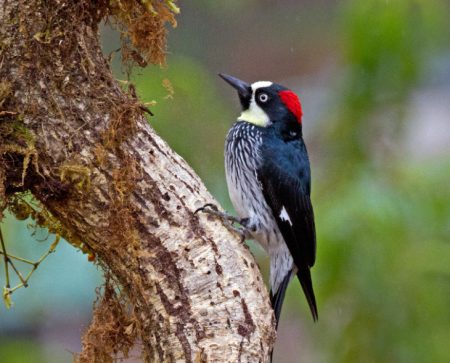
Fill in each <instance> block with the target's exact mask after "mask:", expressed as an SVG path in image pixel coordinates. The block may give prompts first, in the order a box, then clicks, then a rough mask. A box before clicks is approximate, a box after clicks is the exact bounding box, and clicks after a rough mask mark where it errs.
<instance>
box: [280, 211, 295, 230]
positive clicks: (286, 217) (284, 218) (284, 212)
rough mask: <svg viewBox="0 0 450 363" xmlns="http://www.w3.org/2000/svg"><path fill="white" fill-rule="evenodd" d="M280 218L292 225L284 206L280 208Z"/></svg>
mask: <svg viewBox="0 0 450 363" xmlns="http://www.w3.org/2000/svg"><path fill="white" fill-rule="evenodd" d="M280 219H281V220H282V221H285V222H289V224H290V225H291V226H292V221H291V219H290V218H289V215H288V214H287V212H286V208H284V207H283V208H282V209H281V212H280Z"/></svg>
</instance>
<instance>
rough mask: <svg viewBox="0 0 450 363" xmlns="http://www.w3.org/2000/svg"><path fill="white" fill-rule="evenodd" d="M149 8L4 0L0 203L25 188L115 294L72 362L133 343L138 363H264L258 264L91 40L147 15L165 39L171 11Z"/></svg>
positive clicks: (268, 319)
mask: <svg viewBox="0 0 450 363" xmlns="http://www.w3.org/2000/svg"><path fill="white" fill-rule="evenodd" d="M142 4H144V5H142ZM149 4H151V3H150V1H142V2H139V1H137V0H126V1H125V0H122V1H111V2H110V1H106V0H104V1H101V0H100V1H93V0H92V1H89V0H80V1H72V0H46V1H44V0H19V1H17V0H16V1H6V0H3V1H0V21H1V25H0V26H1V28H0V86H1V87H0V88H1V89H0V201H1V202H2V207H3V208H4V207H5V206H7V205H8V203H10V201H11V200H12V199H13V196H14V194H15V193H17V192H21V191H31V192H32V194H33V195H34V197H35V198H36V199H38V200H39V201H40V202H41V203H42V205H43V206H44V207H45V208H46V209H47V210H48V211H49V212H51V213H52V215H53V216H54V217H55V218H56V219H57V220H58V221H59V223H61V226H62V227H61V228H60V230H59V232H60V233H61V234H62V235H63V236H64V237H66V239H67V240H68V241H69V242H70V243H72V244H74V245H80V243H83V244H84V246H85V248H86V249H88V250H89V251H90V252H91V253H92V254H93V255H95V256H96V260H97V263H99V264H100V265H101V266H102V267H103V268H104V269H105V270H106V271H107V272H108V276H111V279H112V280H114V281H115V282H116V283H117V284H118V286H119V287H120V293H119V292H117V289H114V288H111V286H110V285H108V286H107V287H106V288H105V294H104V296H103V298H102V300H101V302H100V303H99V304H98V307H97V310H96V312H95V315H94V319H93V323H92V325H91V327H90V328H89V330H88V332H87V333H86V335H85V337H84V338H83V352H82V353H81V354H80V356H79V357H78V360H79V361H80V362H81V361H82V362H107V361H111V359H112V357H113V356H115V355H117V354H119V355H121V354H126V353H127V352H128V350H129V349H130V348H131V347H132V346H133V344H135V343H136V342H139V343H140V344H141V345H142V352H143V357H144V360H145V361H152V362H153V361H155V362H175V361H186V362H224V361H226V362H264V361H266V360H267V357H268V354H269V351H270V349H271V347H272V345H273V341H274V329H273V316H272V310H271V308H270V304H269V300H268V296H267V292H266V289H265V287H264V284H263V281H262V279H261V275H260V272H259V270H258V267H257V265H256V264H255V262H254V259H253V257H252V256H251V254H250V253H249V251H248V249H247V248H246V247H245V245H243V244H242V243H241V242H240V241H239V239H238V238H237V237H236V236H235V235H233V234H231V233H230V232H229V231H228V230H227V229H226V228H225V227H224V226H223V225H222V224H221V223H220V222H218V221H216V220H214V219H212V218H208V217H206V216H205V215H200V216H196V215H194V214H193V211H194V210H195V209H196V208H198V207H200V206H202V205H203V204H205V203H214V200H213V198H212V197H211V195H210V194H209V193H208V191H207V190H206V189H205V187H204V185H203V184H202V182H201V180H200V179H199V178H198V176H197V175H196V174H195V173H194V172H193V171H192V169H191V168H190V167H189V166H188V165H187V164H186V162H185V161H184V160H183V159H182V158H181V157H180V156H178V155H177V154H175V153H174V152H173V151H172V150H171V149H170V148H169V147H168V145H167V144H166V143H165V142H164V141H163V140H161V139H160V138H159V137H158V136H157V135H156V134H155V133H154V131H153V130H152V129H151V127H150V126H149V125H148V123H147V121H146V119H145V117H144V115H143V107H142V105H141V104H140V103H139V101H138V100H137V99H136V98H135V97H133V95H132V94H128V93H126V92H124V91H123V90H122V89H121V88H120V87H119V86H118V84H117V83H116V81H115V80H114V78H113V77H112V74H111V71H110V68H109V64H108V62H107V61H106V60H105V58H104V56H103V54H102V52H101V49H100V46H99V40H98V34H97V30H98V29H97V25H98V23H99V22H100V21H101V19H103V18H104V17H105V16H108V15H111V14H112V15H114V11H115V12H117V11H118V9H119V11H123V12H124V13H122V14H121V16H122V19H126V21H123V24H125V25H129V26H133V19H134V20H136V19H138V20H139V21H140V22H139V24H137V25H136V24H134V26H137V27H141V26H142V24H145V21H147V23H148V24H149V27H148V28H147V30H148V29H149V32H148V33H147V34H146V36H147V37H150V38H151V34H152V33H151V30H152V29H154V31H155V32H157V31H161V29H163V27H164V22H163V21H162V20H161V19H160V17H161V16H168V13H167V12H166V13H165V12H164V9H166V10H167V8H168V9H170V7H171V6H173V4H172V3H171V1H166V2H160V1H154V2H153V6H154V8H153V9H151V7H150V5H149ZM113 6H115V8H113ZM124 9H125V10H124ZM150 10H152V11H154V10H156V11H157V12H158V13H159V15H152V14H151V12H150ZM172 10H173V9H172ZM127 12H128V13H127ZM127 14H129V17H128V18H127ZM149 14H150V15H149ZM144 20H145V21H144ZM127 22H128V23H127ZM144 30H145V29H144ZM160 40H161V39H159V38H158V39H156V38H155V39H150V43H151V44H150V46H149V48H148V50H149V53H148V58H150V59H151V58H152V57H153V58H155V57H156V58H158V53H157V52H156V53H155V50H154V49H153V50H152V47H158V46H160V44H161V43H160ZM137 46H138V48H139V46H140V45H139V44H137ZM152 52H153V53H152ZM155 54H156V56H155ZM0 216H1V215H0Z"/></svg>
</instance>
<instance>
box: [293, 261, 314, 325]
mask: <svg viewBox="0 0 450 363" xmlns="http://www.w3.org/2000/svg"><path fill="white" fill-rule="evenodd" d="M297 277H298V279H299V281H300V284H301V285H302V289H303V292H304V294H305V296H306V300H307V301H308V305H309V308H310V309H311V314H312V317H313V319H314V321H317V320H318V319H319V315H318V313H317V304H316V297H315V296H314V290H313V286H312V281H311V272H310V271H309V268H303V269H299V270H298V271H297Z"/></svg>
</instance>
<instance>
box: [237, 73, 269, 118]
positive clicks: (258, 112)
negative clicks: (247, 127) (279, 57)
mask: <svg viewBox="0 0 450 363" xmlns="http://www.w3.org/2000/svg"><path fill="white" fill-rule="evenodd" d="M271 85H272V82H268V81H259V82H255V83H253V84H252V90H253V95H252V99H251V101H250V106H249V108H248V109H247V110H245V111H243V112H242V113H241V115H240V116H239V118H238V120H239V121H247V122H250V123H252V124H254V125H257V126H263V127H265V126H267V125H268V124H269V123H270V119H269V116H268V115H267V113H265V112H264V110H263V109H262V108H261V107H259V105H258V104H257V103H256V101H255V91H256V90H257V89H258V88H261V87H269V86H271Z"/></svg>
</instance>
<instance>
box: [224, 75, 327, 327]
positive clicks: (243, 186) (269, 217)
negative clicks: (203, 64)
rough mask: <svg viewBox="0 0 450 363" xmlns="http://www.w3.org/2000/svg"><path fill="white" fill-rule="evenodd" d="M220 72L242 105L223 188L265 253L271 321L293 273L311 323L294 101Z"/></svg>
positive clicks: (305, 173)
mask: <svg viewBox="0 0 450 363" xmlns="http://www.w3.org/2000/svg"><path fill="white" fill-rule="evenodd" d="M219 76H220V77H222V78H223V79H224V80H225V81H226V82H228V83H229V84H230V85H231V86H233V87H234V88H235V89H236V90H237V92H238V95H239V99H240V102H241V105H242V113H241V115H240V116H239V117H238V119H237V122H236V123H235V124H234V125H233V126H232V127H231V129H230V131H229V132H228V135H227V138H226V143H225V170H226V179H227V184H228V191H229V194H230V199H231V202H232V203H233V205H234V207H235V209H236V212H237V214H238V216H239V218H240V219H239V223H240V224H241V225H242V226H243V227H244V229H245V230H246V232H247V233H248V234H249V235H250V237H251V238H253V239H254V240H256V241H257V242H258V243H259V244H260V245H261V246H262V247H263V248H264V249H265V251H266V252H267V253H268V254H269V256H270V286H271V290H270V298H271V302H272V307H273V309H274V312H275V317H276V322H277V325H278V321H279V318H280V313H281V307H282V304H283V300H284V295H285V293H286V289H287V286H288V283H289V281H290V280H291V278H292V277H293V276H294V275H297V277H298V279H299V280H300V284H301V286H302V289H303V292H304V294H305V296H306V300H307V301H308V304H309V307H310V309H311V313H312V317H313V319H314V321H316V320H317V319H318V314H317V305H316V300H315V296H314V291H313V286H312V281H311V273H310V268H311V267H312V266H313V265H314V262H315V257H316V235H315V226H314V214H313V208H312V205H311V199H310V192H311V173H310V166H309V160H308V153H307V151H306V146H305V143H304V141H303V137H302V107H301V104H300V101H299V98H298V97H297V95H296V94H295V93H294V92H292V91H290V90H289V89H287V88H286V87H283V86H281V85H279V84H276V83H272V82H267V81H259V82H255V83H252V84H248V83H246V82H243V81H241V80H239V79H237V78H235V77H232V76H229V75H225V74H219Z"/></svg>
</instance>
